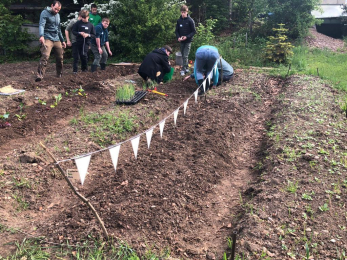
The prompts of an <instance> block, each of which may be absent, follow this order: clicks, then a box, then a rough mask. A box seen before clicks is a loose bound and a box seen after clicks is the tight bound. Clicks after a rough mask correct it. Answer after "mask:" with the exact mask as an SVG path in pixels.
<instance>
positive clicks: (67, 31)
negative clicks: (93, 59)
mask: <svg viewBox="0 0 347 260" xmlns="http://www.w3.org/2000/svg"><path fill="white" fill-rule="evenodd" d="M81 19H82V18H81V11H79V12H78V17H77V18H74V19H72V20H71V21H70V23H69V25H68V26H67V27H66V28H65V36H66V43H67V46H69V47H71V46H72V57H73V65H72V71H73V73H77V69H78V60H79V56H80V55H79V52H78V47H77V42H76V36H75V35H74V34H73V33H72V27H73V26H74V24H75V23H76V22H77V21H79V20H81ZM70 39H71V40H70Z"/></svg>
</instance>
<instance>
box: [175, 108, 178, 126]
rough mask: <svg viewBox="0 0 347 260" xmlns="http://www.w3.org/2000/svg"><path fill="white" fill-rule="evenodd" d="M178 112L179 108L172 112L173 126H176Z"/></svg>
mask: <svg viewBox="0 0 347 260" xmlns="http://www.w3.org/2000/svg"><path fill="white" fill-rule="evenodd" d="M178 110H179V108H178V109H176V110H175V111H174V123H175V125H176V121H177V116H178Z"/></svg>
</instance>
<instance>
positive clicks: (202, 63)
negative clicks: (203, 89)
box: [194, 47, 219, 80]
mask: <svg viewBox="0 0 347 260" xmlns="http://www.w3.org/2000/svg"><path fill="white" fill-rule="evenodd" d="M218 58H219V53H218V51H216V50H215V49H210V48H208V47H207V48H199V49H198V50H197V51H196V54H195V64H194V66H195V71H196V80H201V79H204V76H205V75H206V76H207V75H208V74H210V72H211V71H212V69H213V66H214V65H215V64H216V61H217V59H218Z"/></svg>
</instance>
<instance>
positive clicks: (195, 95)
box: [194, 89, 199, 103]
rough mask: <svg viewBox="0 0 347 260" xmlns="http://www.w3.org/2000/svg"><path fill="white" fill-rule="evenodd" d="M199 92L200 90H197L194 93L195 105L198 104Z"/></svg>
mask: <svg viewBox="0 0 347 260" xmlns="http://www.w3.org/2000/svg"><path fill="white" fill-rule="evenodd" d="M198 92H199V89H197V90H196V91H195V92H194V97H195V103H198Z"/></svg>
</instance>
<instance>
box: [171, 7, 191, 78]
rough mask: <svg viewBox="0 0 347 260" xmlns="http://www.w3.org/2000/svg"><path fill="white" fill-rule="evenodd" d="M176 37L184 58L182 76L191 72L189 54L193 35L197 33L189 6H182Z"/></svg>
mask: <svg viewBox="0 0 347 260" xmlns="http://www.w3.org/2000/svg"><path fill="white" fill-rule="evenodd" d="M175 33H176V38H177V40H178V41H179V42H180V49H181V54H182V59H183V66H182V71H181V76H184V75H185V74H186V73H189V67H188V56H189V52H190V47H191V44H192V40H193V36H194V34H195V33H196V29H195V23H194V20H193V19H192V18H191V17H190V16H189V14H188V6H186V5H182V6H181V16H180V18H179V19H178V20H177V24H176V31H175Z"/></svg>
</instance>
